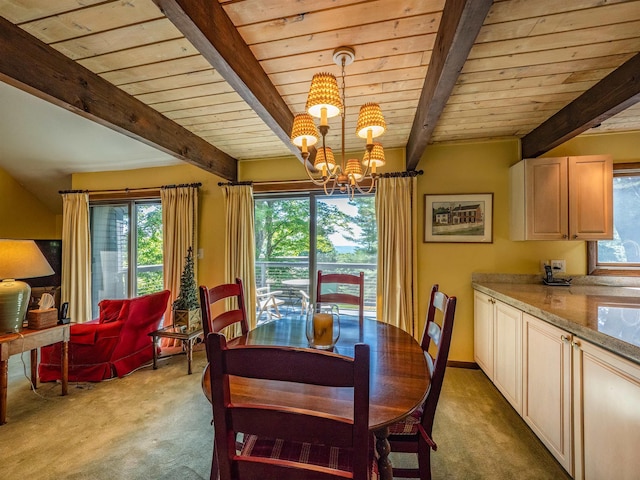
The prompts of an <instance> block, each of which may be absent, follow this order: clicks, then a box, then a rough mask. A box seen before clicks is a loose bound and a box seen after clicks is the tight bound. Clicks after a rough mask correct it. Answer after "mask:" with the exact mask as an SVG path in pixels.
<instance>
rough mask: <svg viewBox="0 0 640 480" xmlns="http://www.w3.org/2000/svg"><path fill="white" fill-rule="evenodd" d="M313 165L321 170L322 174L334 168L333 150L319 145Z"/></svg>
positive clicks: (330, 171)
mask: <svg viewBox="0 0 640 480" xmlns="http://www.w3.org/2000/svg"><path fill="white" fill-rule="evenodd" d="M313 166H314V167H316V170H322V172H323V173H322V174H323V176H324V175H326V174H327V172H326V171H328V173H332V172H333V170H334V169H335V168H336V159H335V157H334V156H333V150H331V147H320V148H319V149H318V151H317V152H316V160H315V162H313ZM325 170H326V171H325Z"/></svg>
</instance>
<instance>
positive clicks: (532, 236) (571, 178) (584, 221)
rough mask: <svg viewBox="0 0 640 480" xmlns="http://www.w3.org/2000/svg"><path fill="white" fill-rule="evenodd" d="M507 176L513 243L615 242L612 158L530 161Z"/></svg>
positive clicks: (584, 157)
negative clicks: (556, 241)
mask: <svg viewBox="0 0 640 480" xmlns="http://www.w3.org/2000/svg"><path fill="white" fill-rule="evenodd" d="M509 176H510V197H511V199H510V200H511V219H510V220H511V222H510V236H511V240H610V239H612V238H613V160H612V158H611V156H609V155H588V156H580V157H558V158H527V159H524V160H522V161H520V162H518V163H516V164H515V165H513V166H512V167H511V168H510V169H509Z"/></svg>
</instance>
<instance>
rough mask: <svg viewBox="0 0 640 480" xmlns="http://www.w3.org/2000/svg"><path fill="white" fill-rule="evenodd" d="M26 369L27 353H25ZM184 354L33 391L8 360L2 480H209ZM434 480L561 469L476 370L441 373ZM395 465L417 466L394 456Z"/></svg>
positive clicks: (202, 427)
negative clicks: (99, 378)
mask: <svg viewBox="0 0 640 480" xmlns="http://www.w3.org/2000/svg"><path fill="white" fill-rule="evenodd" d="M23 358H24V362H25V363H26V370H27V372H28V371H29V355H28V354H25V355H24V356H23ZM205 364H206V360H205V355H204V351H202V350H201V349H200V350H199V351H196V352H195V353H194V372H195V373H194V374H193V375H187V374H186V370H187V367H186V358H185V357H184V356H183V355H180V356H175V357H170V358H167V359H164V360H162V361H161V363H160V364H159V368H158V370H155V371H154V370H152V369H151V367H146V368H143V369H140V370H138V371H136V372H134V373H132V374H131V375H129V376H128V377H126V378H122V379H116V380H111V381H107V382H102V383H97V384H89V383H83V384H70V388H69V395H68V396H66V397H61V396H60V385H56V384H44V385H42V386H41V387H40V388H38V390H37V392H38V393H37V394H36V393H33V392H31V391H30V387H29V382H28V380H27V379H25V377H24V375H23V369H24V367H23V364H22V362H21V359H20V356H14V357H11V359H10V362H9V370H10V375H9V393H8V408H7V417H8V423H7V424H6V425H3V426H0V478H2V479H3V480H27V479H29V480H40V479H42V480H46V479H69V480H80V479H83V480H84V479H87V480H89V479H91V480H102V479H104V480H120V479H122V480H129V479H131V480H134V479H159V480H173V479H176V480H192V479H194V480H195V479H208V478H209V468H210V462H211V448H212V427H211V425H210V420H211V409H210V406H209V403H208V402H207V400H206V399H205V398H204V396H203V394H202V390H201V388H200V376H201V374H200V372H201V371H202V369H203V368H204V366H205ZM434 436H435V440H436V442H437V443H438V446H439V448H438V451H437V452H435V453H433V454H432V458H433V471H434V479H435V480H438V479H489V478H491V479H529V478H531V479H534V478H535V479H536V480H541V479H564V478H569V477H568V476H566V475H565V473H564V471H563V470H562V468H561V467H560V466H559V465H558V464H557V463H556V462H555V460H554V459H553V458H552V457H551V455H550V454H549V453H548V452H547V451H546V449H545V448H544V447H543V446H542V444H541V443H540V442H539V441H538V440H537V438H536V437H535V435H533V433H532V432H531V431H530V430H529V429H528V428H527V427H526V425H525V424H524V423H523V421H522V420H521V419H520V417H518V415H517V414H516V413H515V412H514V411H513V409H512V408H511V407H510V406H509V405H508V404H507V402H506V401H505V400H504V399H503V398H502V397H501V396H500V394H499V393H498V392H497V391H496V390H495V388H494V387H493V385H491V383H490V382H489V381H488V380H487V378H486V377H485V376H484V374H483V373H482V372H480V371H479V370H463V369H456V368H452V369H449V371H448V372H447V374H446V377H445V386H444V388H443V393H442V397H441V404H440V406H439V411H438V417H437V420H436V426H435V431H434ZM393 461H394V462H396V463H400V462H409V463H411V462H414V460H413V459H411V458H407V456H404V457H403V458H398V456H394V458H393Z"/></svg>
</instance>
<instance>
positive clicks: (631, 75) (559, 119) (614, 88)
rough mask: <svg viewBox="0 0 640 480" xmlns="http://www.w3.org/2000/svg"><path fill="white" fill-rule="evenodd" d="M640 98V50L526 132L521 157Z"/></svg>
mask: <svg viewBox="0 0 640 480" xmlns="http://www.w3.org/2000/svg"><path fill="white" fill-rule="evenodd" d="M639 101H640V53H638V54H636V55H635V56H634V57H632V58H631V59H629V60H627V61H626V62H625V63H623V64H622V65H621V66H620V67H618V68H617V69H616V70H614V71H613V72H611V73H610V74H609V75H607V76H606V77H604V78H603V79H602V80H600V81H599V82H598V83H596V84H595V85H594V86H593V87H591V88H590V89H589V90H587V91H586V92H584V93H583V94H582V95H580V96H579V97H578V98H576V99H575V100H574V101H573V102H571V103H570V104H568V105H567V106H566V107H564V108H563V109H562V110H560V111H559V112H558V113H556V114H555V115H553V116H552V117H551V118H549V119H548V120H546V121H545V122H544V123H542V124H540V125H539V126H538V127H536V128H535V129H534V130H532V131H531V132H530V133H528V134H527V135H525V136H524V137H523V138H522V141H521V148H522V158H532V157H537V156H539V155H542V154H543V153H545V152H548V151H549V150H551V149H552V148H554V147H557V146H558V145H560V144H561V143H564V142H566V141H567V140H569V139H571V138H573V137H575V136H576V135H578V134H580V133H582V132H584V131H585V130H588V129H590V128H592V127H594V126H596V125H598V124H599V123H602V122H603V121H605V120H606V119H608V118H610V117H612V116H614V115H616V114H617V113H620V112H621V111H623V110H625V109H627V108H629V107H630V106H632V105H634V104H636V103H638V102H639Z"/></svg>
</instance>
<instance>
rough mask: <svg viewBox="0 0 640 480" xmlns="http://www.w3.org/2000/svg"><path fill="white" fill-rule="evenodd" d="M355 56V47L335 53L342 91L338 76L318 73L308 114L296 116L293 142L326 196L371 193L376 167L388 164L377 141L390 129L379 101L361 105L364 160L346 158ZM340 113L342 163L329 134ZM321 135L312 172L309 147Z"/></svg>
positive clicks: (358, 131)
mask: <svg viewBox="0 0 640 480" xmlns="http://www.w3.org/2000/svg"><path fill="white" fill-rule="evenodd" d="M354 59H355V52H354V50H353V49H352V48H350V47H340V48H337V49H336V50H335V51H334V52H333V61H334V62H335V63H336V65H338V66H339V67H341V68H342V90H341V91H340V89H339V87H338V81H337V80H336V77H335V76H334V75H332V74H330V73H317V74H315V75H314V76H313V79H312V80H311V87H310V88H309V94H308V96H307V104H306V107H305V110H306V113H301V114H299V115H296V116H295V118H294V119H293V128H292V131H291V142H292V143H293V144H294V145H296V146H297V147H300V149H301V152H302V158H303V160H304V161H303V163H304V165H305V169H306V171H307V175H308V176H309V179H310V180H311V181H312V182H313V183H314V184H315V185H318V186H322V187H323V188H324V192H325V194H326V195H332V194H333V192H334V191H340V192H342V193H347V194H349V196H351V197H353V195H354V194H355V192H356V190H357V191H359V192H360V193H371V191H373V188H374V186H375V182H376V177H377V174H376V169H377V167H380V166H382V165H384V163H385V159H384V149H383V148H382V144H380V143H379V142H374V141H373V139H374V138H376V137H379V136H380V135H382V134H383V133H384V132H385V130H386V124H385V121H384V117H383V116H382V110H381V109H380V105H378V104H377V103H366V104H364V105H362V107H360V113H359V115H358V122H357V125H356V131H355V133H356V135H357V136H358V137H360V138H362V139H366V142H367V143H366V149H365V152H364V156H363V158H362V161H360V160H358V159H356V158H350V159H348V160H347V159H346V155H345V140H344V138H345V137H344V136H345V81H344V77H345V75H344V67H345V66H346V65H349V64H351V63H353V61H354ZM338 115H340V116H341V117H342V151H341V153H342V159H341V163H337V162H336V160H335V157H334V154H333V150H332V149H331V147H327V145H326V136H327V133H329V123H328V119H329V118H332V117H336V116H338ZM314 117H315V118H319V119H320V126H319V127H316V124H315V122H314ZM318 131H319V132H320V133H318ZM320 135H322V147H320V148H317V149H316V157H315V161H314V162H313V166H314V169H315V172H314V173H312V172H311V170H310V169H309V161H308V159H309V150H308V147H311V146H313V145H315V144H316V143H317V142H318V141H319V140H320ZM363 167H364V171H363ZM366 180H370V184H369V188H368V189H366V187H365V188H363V187H361V183H364V182H363V181H366Z"/></svg>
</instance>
